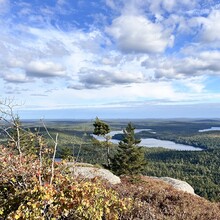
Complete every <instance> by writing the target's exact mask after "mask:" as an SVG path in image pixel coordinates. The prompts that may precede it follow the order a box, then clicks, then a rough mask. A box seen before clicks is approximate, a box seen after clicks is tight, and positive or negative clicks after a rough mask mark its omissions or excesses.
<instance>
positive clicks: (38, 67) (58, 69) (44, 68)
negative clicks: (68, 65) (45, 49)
mask: <svg viewBox="0 0 220 220" xmlns="http://www.w3.org/2000/svg"><path fill="white" fill-rule="evenodd" d="M26 74H27V75H28V76H32V77H63V76H65V68H64V67H63V66H62V65H61V64H58V63H54V62H51V61H39V60H38V61H31V62H30V63H29V64H28V65H27V67H26Z"/></svg>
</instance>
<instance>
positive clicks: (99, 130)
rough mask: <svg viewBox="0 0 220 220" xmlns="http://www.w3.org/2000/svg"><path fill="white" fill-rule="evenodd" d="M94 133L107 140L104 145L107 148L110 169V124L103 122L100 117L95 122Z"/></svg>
mask: <svg viewBox="0 0 220 220" xmlns="http://www.w3.org/2000/svg"><path fill="white" fill-rule="evenodd" d="M93 126H94V131H93V134H95V135H98V136H102V137H104V138H105V143H104V145H105V146H106V148H107V168H110V143H109V140H110V139H111V137H110V136H109V135H108V133H109V132H110V131H111V130H110V127H109V125H108V124H106V123H105V122H103V121H101V120H100V119H99V118H98V117H96V119H95V122H94V123H93Z"/></svg>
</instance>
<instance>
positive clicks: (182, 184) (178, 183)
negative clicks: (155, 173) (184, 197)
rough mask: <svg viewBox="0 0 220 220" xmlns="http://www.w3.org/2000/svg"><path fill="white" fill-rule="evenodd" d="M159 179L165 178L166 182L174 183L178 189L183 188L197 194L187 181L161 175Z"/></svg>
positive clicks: (182, 189)
mask: <svg viewBox="0 0 220 220" xmlns="http://www.w3.org/2000/svg"><path fill="white" fill-rule="evenodd" d="M158 179H160V180H163V181H164V182H166V183H168V184H170V185H172V186H173V187H174V188H175V189H177V190H181V191H184V192H187V193H191V194H194V195H195V192H194V189H193V187H192V186H191V185H189V184H188V183H187V182H185V181H182V180H178V179H174V178H170V177H159V178H158Z"/></svg>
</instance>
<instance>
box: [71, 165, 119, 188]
mask: <svg viewBox="0 0 220 220" xmlns="http://www.w3.org/2000/svg"><path fill="white" fill-rule="evenodd" d="M70 169H71V170H72V171H73V173H74V175H75V176H82V177H83V178H88V179H92V178H94V177H100V178H101V179H103V180H106V181H108V182H109V183H111V184H118V183H121V179H120V178H119V177H118V176H116V175H114V174H113V173H111V172H110V171H109V170H106V169H102V168H96V167H91V166H80V164H78V166H75V167H71V168H70Z"/></svg>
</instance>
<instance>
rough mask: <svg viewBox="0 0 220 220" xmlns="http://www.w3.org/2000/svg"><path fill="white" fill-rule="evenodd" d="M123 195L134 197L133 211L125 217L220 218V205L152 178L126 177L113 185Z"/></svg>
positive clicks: (164, 219) (162, 219)
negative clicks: (118, 183)
mask: <svg viewBox="0 0 220 220" xmlns="http://www.w3.org/2000/svg"><path fill="white" fill-rule="evenodd" d="M114 188H115V190H116V191H117V192H118V193H119V194H120V196H121V197H130V198H132V199H133V200H134V204H133V208H132V211H131V212H129V213H128V214H127V216H123V217H122V219H135V220H137V219H142V220H144V219H146V220H148V219H151V220H220V204H219V203H212V202H210V201H207V200H206V199H204V198H201V197H199V196H196V195H195V196H194V195H192V194H189V193H185V192H182V191H179V190H175V189H174V188H173V187H172V186H170V185H168V184H167V183H165V182H163V181H161V180H155V179H152V178H150V177H142V178H141V179H139V180H138V179H137V178H136V179H133V178H131V177H123V178H122V184H120V185H117V186H116V187H114Z"/></svg>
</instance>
